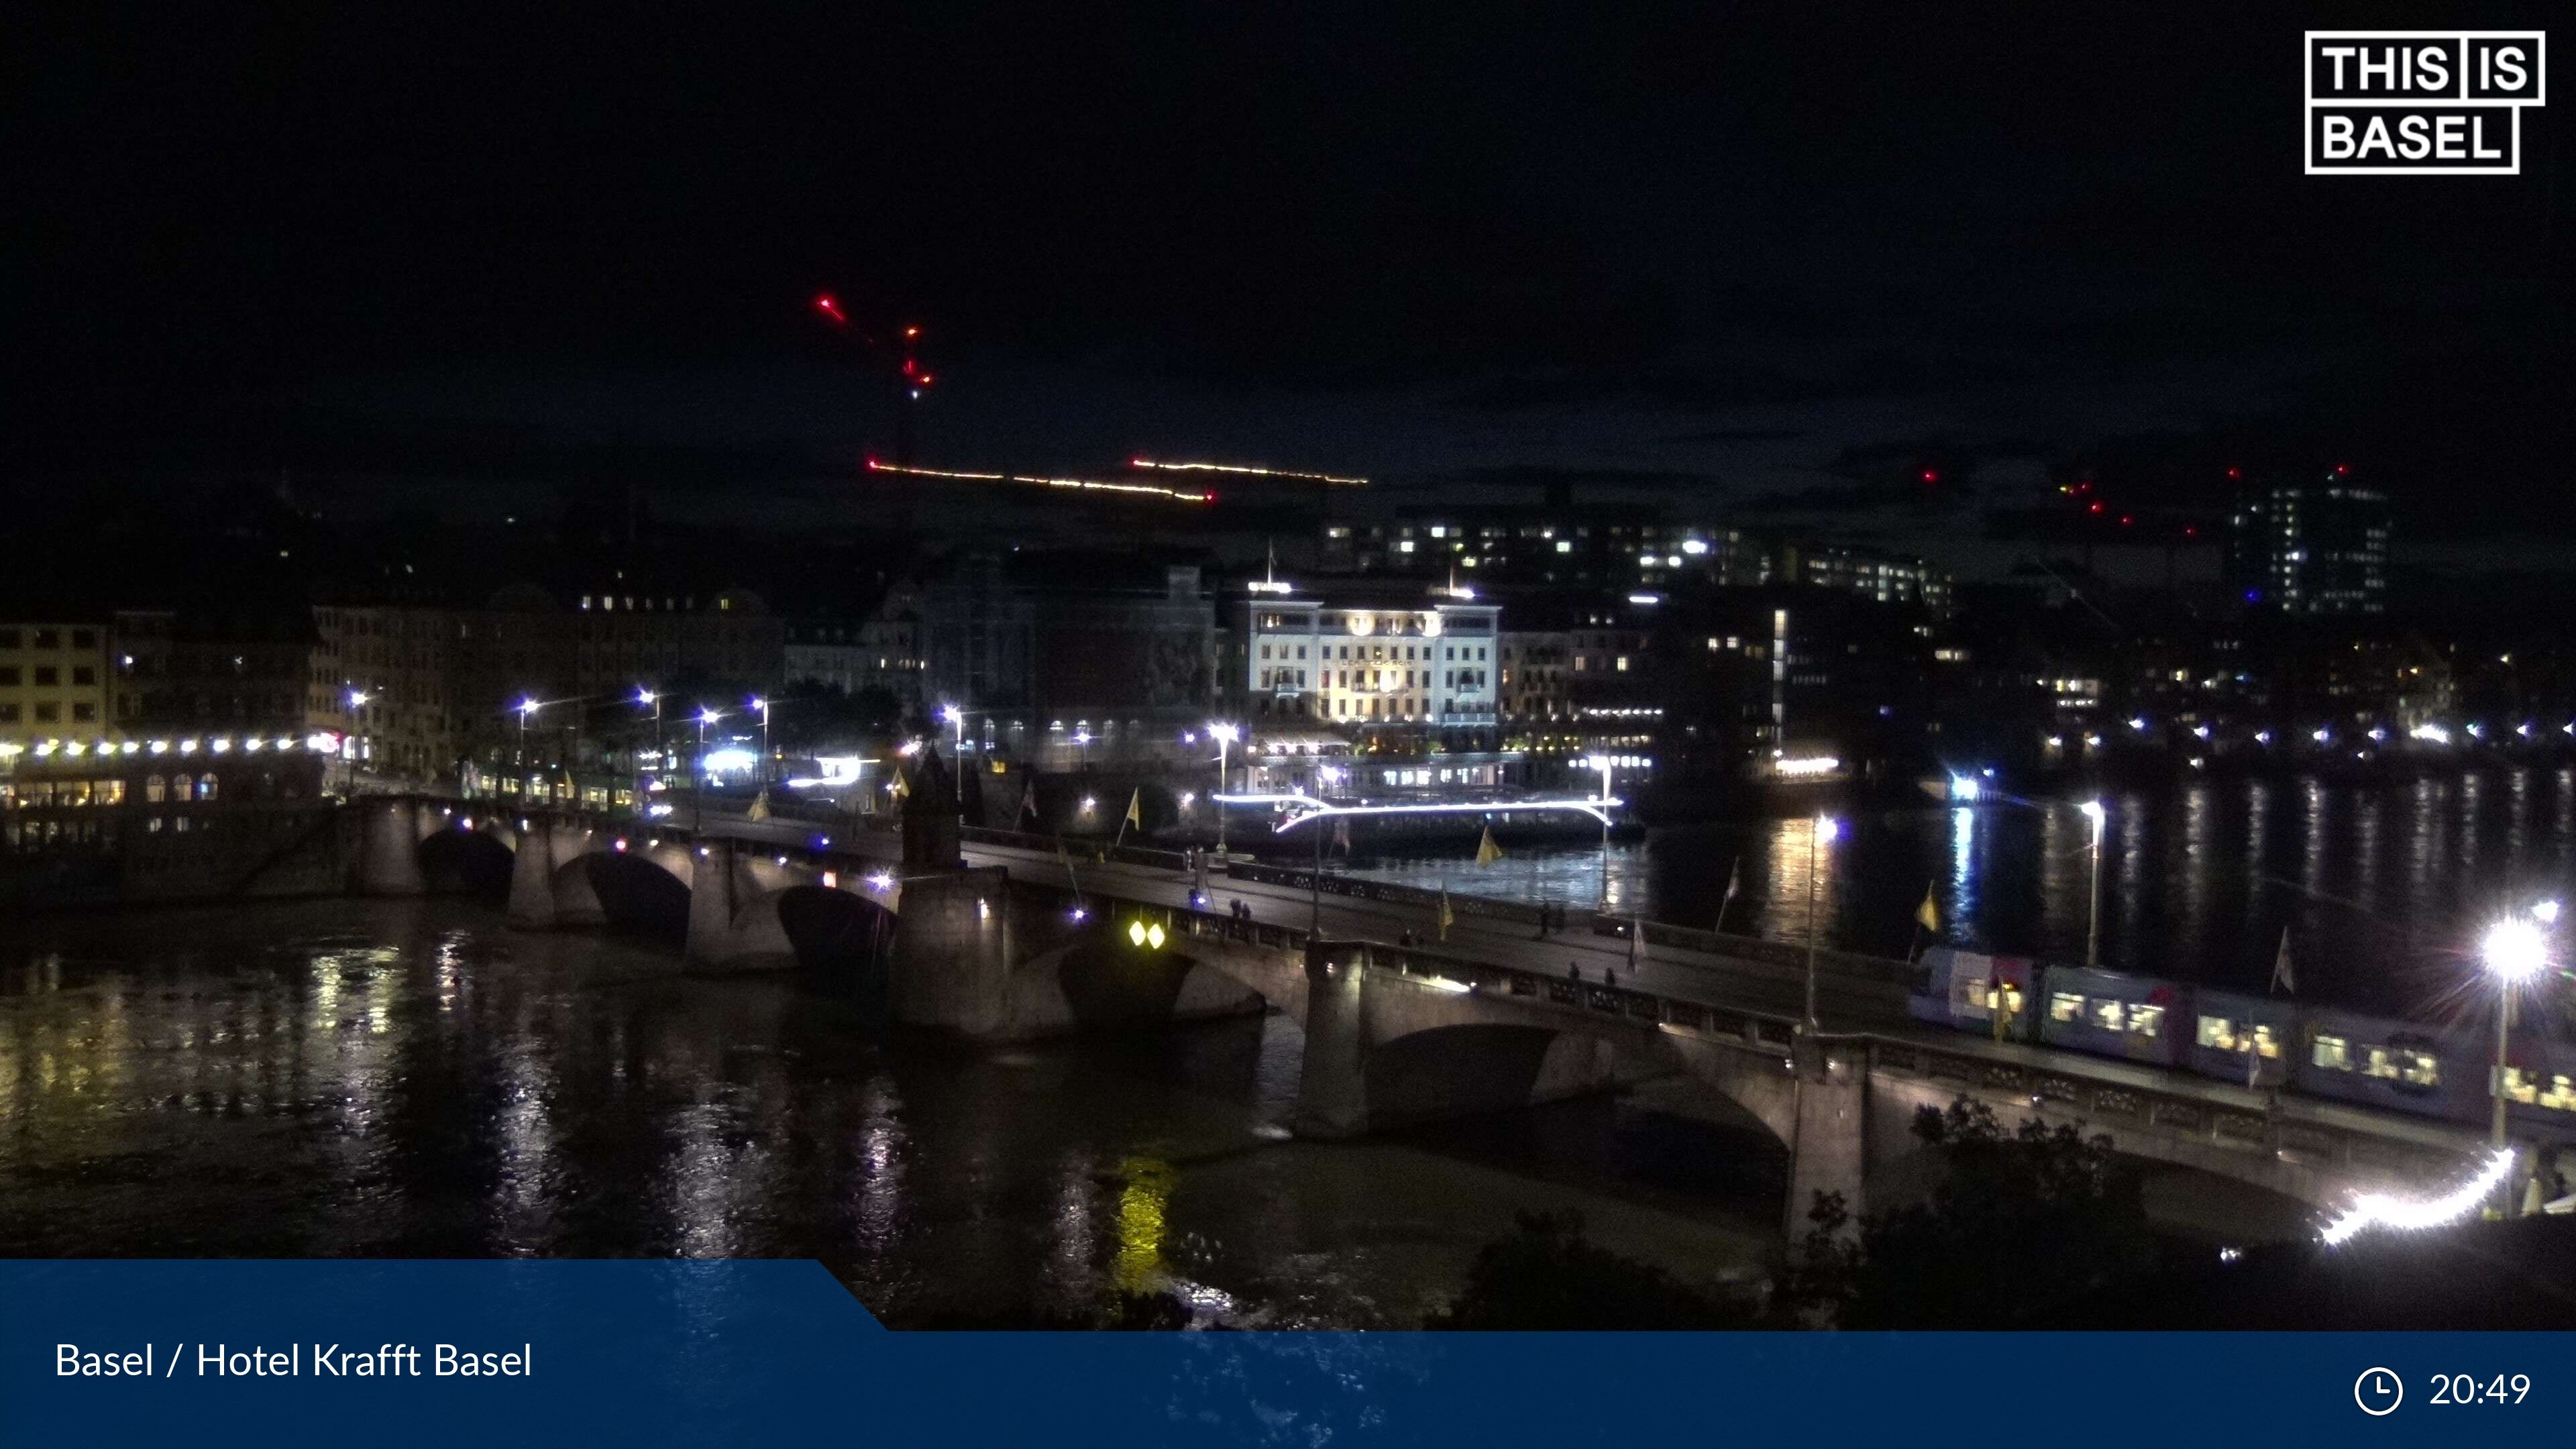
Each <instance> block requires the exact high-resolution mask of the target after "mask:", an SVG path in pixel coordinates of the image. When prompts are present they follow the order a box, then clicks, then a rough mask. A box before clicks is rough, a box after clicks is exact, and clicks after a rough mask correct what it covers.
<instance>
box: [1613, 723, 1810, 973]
mask: <svg viewBox="0 0 2576 1449" xmlns="http://www.w3.org/2000/svg"><path fill="white" fill-rule="evenodd" d="M1583 763H1585V764H1587V765H1590V766H1591V767H1592V768H1594V769H1596V770H1599V771H1600V772H1601V896H1600V909H1602V910H1605V911H1606V910H1608V909H1609V908H1610V772H1611V770H1612V769H1613V768H1615V767H1616V766H1617V763H1618V762H1617V761H1615V760H1613V759H1612V758H1611V757H1610V756H1608V755H1592V756H1589V757H1587V758H1586V759H1585V760H1584V762H1583ZM1808 1014H1809V1015H1811V1016H1812V1015H1814V1013H1813V1012H1810V1013H1808Z"/></svg>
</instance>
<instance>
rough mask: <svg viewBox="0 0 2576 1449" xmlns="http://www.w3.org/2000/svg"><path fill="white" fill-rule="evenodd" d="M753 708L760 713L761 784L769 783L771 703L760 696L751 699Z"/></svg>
mask: <svg viewBox="0 0 2576 1449" xmlns="http://www.w3.org/2000/svg"><path fill="white" fill-rule="evenodd" d="M751 707H752V708H753V709H756V710H759V711H760V783H761V784H762V785H764V786H765V785H767V784H768V783H769V701H768V700H767V699H765V698H763V697H761V696H760V695H756V694H755V695H753V696H752V697H751Z"/></svg>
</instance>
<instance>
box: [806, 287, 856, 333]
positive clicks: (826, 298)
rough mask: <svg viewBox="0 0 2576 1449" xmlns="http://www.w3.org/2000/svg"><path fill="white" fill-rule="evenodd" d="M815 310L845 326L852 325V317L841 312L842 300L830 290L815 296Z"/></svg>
mask: <svg viewBox="0 0 2576 1449" xmlns="http://www.w3.org/2000/svg"><path fill="white" fill-rule="evenodd" d="M814 310H815V311H817V312H820V313H822V314H823V315H824V316H826V317H829V318H831V319H832V320H833V321H834V322H837V323H839V324H840V325H842V326H844V327H846V326H848V325H850V319H849V318H848V317H847V316H845V315H843V314H842V312H841V303H840V300H839V299H838V298H836V297H834V296H833V295H832V294H831V293H829V292H824V293H821V294H820V295H818V296H816V297H815V298H814Z"/></svg>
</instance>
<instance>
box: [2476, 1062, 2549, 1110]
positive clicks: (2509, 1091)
mask: <svg viewBox="0 0 2576 1449" xmlns="http://www.w3.org/2000/svg"><path fill="white" fill-rule="evenodd" d="M2488 1081H2489V1083H2490V1090H2492V1083H2493V1082H2494V1078H2492V1077H2490V1078H2488ZM2504 1094H2505V1096H2506V1097H2507V1098H2509V1099H2511V1100H2513V1101H2516V1102H2520V1103H2521V1104H2523V1105H2524V1106H2526V1107H2528V1106H2530V1105H2531V1104H2532V1103H2533V1102H2534V1101H2536V1100H2538V1099H2539V1096H2540V1088H2539V1086H2538V1084H2537V1083H2535V1082H2533V1081H2532V1079H2531V1073H2529V1072H2526V1071H2524V1070H2523V1069H2522V1068H2520V1067H2507V1068H2505V1069H2504Z"/></svg>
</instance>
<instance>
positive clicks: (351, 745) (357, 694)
mask: <svg viewBox="0 0 2576 1449" xmlns="http://www.w3.org/2000/svg"><path fill="white" fill-rule="evenodd" d="M369 698H371V696H370V695H369V694H368V693H367V692H366V691H365V690H363V689H353V690H350V691H349V737H348V738H347V739H346V740H343V741H342V742H341V744H340V754H341V756H342V757H343V758H345V759H346V760H347V761H348V764H349V793H350V794H351V795H356V794H357V793H358V711H359V710H360V709H363V708H364V707H365V706H366V703H367V701H368V699H369Z"/></svg>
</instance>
